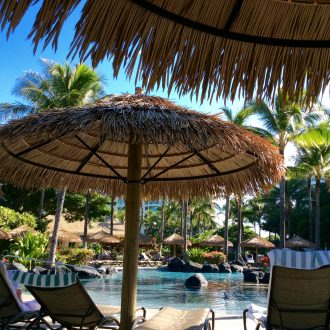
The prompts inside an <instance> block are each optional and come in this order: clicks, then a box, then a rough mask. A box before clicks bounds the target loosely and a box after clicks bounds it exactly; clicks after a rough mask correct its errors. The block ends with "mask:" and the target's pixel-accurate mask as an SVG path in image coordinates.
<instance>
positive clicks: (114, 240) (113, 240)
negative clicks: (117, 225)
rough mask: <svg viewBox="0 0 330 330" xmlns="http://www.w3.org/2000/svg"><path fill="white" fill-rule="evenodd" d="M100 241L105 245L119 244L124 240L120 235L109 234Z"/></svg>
mask: <svg viewBox="0 0 330 330" xmlns="http://www.w3.org/2000/svg"><path fill="white" fill-rule="evenodd" d="M98 242H99V243H100V244H103V245H117V244H120V243H121V242H122V241H121V240H120V239H119V238H118V237H115V236H112V235H108V236H105V237H102V238H100V239H99V240H98Z"/></svg>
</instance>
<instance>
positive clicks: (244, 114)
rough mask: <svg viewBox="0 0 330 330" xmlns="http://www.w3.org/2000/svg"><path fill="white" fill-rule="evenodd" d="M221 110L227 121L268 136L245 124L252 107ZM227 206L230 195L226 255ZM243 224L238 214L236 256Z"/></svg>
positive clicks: (259, 129)
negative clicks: (234, 112)
mask: <svg viewBox="0 0 330 330" xmlns="http://www.w3.org/2000/svg"><path fill="white" fill-rule="evenodd" d="M220 109H221V110H222V116H223V117H224V118H225V119H226V120H227V121H229V122H231V123H234V124H236V125H239V126H241V127H244V128H245V129H247V130H249V131H251V132H253V133H255V134H258V135H260V136H263V137H267V138H270V137H271V135H270V134H269V132H268V131H267V130H264V129H263V128H259V127H255V126H251V125H247V124H246V121H247V119H248V118H249V117H250V116H252V115H253V114H254V109H253V108H249V107H248V108H243V109H241V110H239V111H238V112H237V113H236V115H234V114H233V111H232V110H231V109H229V108H227V107H223V108H220ZM241 200H242V196H236V201H237V205H238V206H239V207H240V206H241V204H242V203H241ZM229 206H230V196H229V195H227V196H226V209H225V235H224V236H225V241H224V253H225V254H226V255H228V217H229V209H228V208H229ZM240 214H241V211H240V210H238V215H240ZM242 228H243V224H242V218H241V216H238V231H237V251H236V254H237V258H239V256H240V255H241V246H240V243H241V242H242V236H243V229H242Z"/></svg>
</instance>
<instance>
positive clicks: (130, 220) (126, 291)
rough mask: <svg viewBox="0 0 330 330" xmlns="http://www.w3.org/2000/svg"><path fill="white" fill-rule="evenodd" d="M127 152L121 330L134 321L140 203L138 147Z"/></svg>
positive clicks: (139, 144)
mask: <svg viewBox="0 0 330 330" xmlns="http://www.w3.org/2000/svg"><path fill="white" fill-rule="evenodd" d="M128 148H129V149H128V172H127V188H126V211H125V213H126V222H125V247H124V265H123V266H124V267H123V282H122V295H121V317H120V329H121V330H128V329H130V328H131V325H132V322H133V320H134V318H135V309H136V293H137V269H138V247H139V225H140V203H141V183H140V182H139V180H140V178H141V164H142V144H141V143H132V141H130V143H129V147H128Z"/></svg>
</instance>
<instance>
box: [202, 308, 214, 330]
mask: <svg viewBox="0 0 330 330" xmlns="http://www.w3.org/2000/svg"><path fill="white" fill-rule="evenodd" d="M210 314H211V321H212V322H211V324H212V327H211V329H212V330H214V327H215V313H214V310H213V309H210V310H209V312H208V314H207V316H206V319H205V322H204V330H208V325H209V322H210V317H209V315H210Z"/></svg>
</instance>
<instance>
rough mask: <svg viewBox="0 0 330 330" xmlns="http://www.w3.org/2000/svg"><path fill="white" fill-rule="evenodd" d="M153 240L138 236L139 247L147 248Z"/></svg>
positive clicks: (142, 235) (145, 236)
mask: <svg viewBox="0 0 330 330" xmlns="http://www.w3.org/2000/svg"><path fill="white" fill-rule="evenodd" d="M153 243H154V242H153V240H152V238H150V237H148V236H147V235H144V234H141V233H140V234H139V245H140V246H148V245H153Z"/></svg>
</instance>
